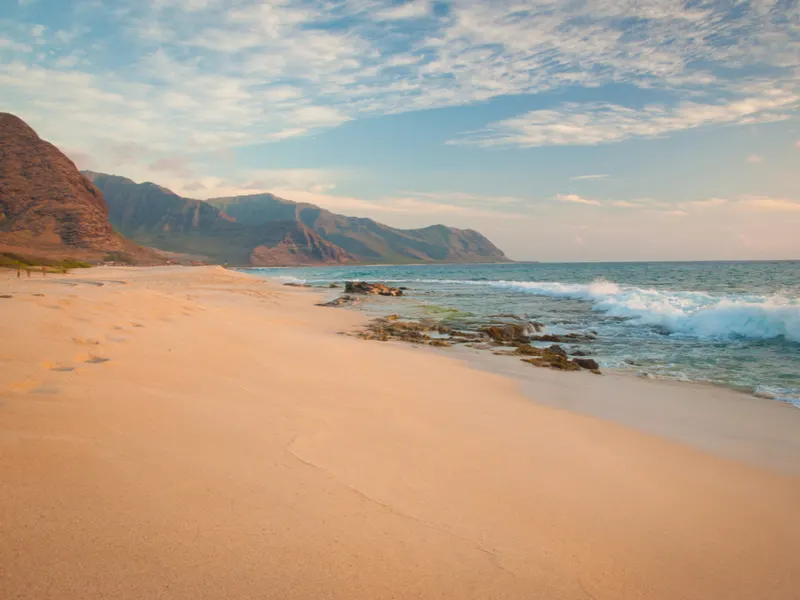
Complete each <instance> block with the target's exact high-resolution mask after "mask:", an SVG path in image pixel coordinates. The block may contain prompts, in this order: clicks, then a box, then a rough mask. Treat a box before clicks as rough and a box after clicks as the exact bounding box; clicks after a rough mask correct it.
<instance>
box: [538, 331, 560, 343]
mask: <svg viewBox="0 0 800 600" xmlns="http://www.w3.org/2000/svg"><path fill="white" fill-rule="evenodd" d="M530 340H531V341H532V342H563V341H564V337H563V336H560V335H554V334H552V333H548V334H545V335H533V336H531V337H530Z"/></svg>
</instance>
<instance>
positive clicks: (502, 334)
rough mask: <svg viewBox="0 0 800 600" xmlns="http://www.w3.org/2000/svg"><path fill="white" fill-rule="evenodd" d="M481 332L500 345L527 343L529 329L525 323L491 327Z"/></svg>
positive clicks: (482, 329) (484, 328)
mask: <svg viewBox="0 0 800 600" xmlns="http://www.w3.org/2000/svg"><path fill="white" fill-rule="evenodd" d="M480 331H481V332H483V333H485V334H486V335H488V336H489V337H490V338H491V339H492V340H494V341H495V342H501V343H513V342H517V343H523V344H526V343H528V340H529V339H530V333H531V331H530V329H529V328H528V325H527V324H525V323H509V324H507V325H491V326H489V327H483V328H481V330H480Z"/></svg>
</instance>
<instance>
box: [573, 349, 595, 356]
mask: <svg viewBox="0 0 800 600" xmlns="http://www.w3.org/2000/svg"><path fill="white" fill-rule="evenodd" d="M572 356H591V354H589V353H588V352H584V351H583V350H575V351H573V352H572Z"/></svg>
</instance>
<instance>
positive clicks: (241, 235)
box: [84, 171, 355, 266]
mask: <svg viewBox="0 0 800 600" xmlns="http://www.w3.org/2000/svg"><path fill="white" fill-rule="evenodd" d="M84 174H85V175H86V177H87V178H88V179H90V180H91V181H93V182H94V184H95V185H96V186H97V187H98V188H99V189H101V190H102V192H103V196H104V197H105V198H106V201H107V202H108V208H109V218H110V220H111V222H112V223H113V224H114V226H115V227H116V228H117V229H118V230H119V231H120V232H121V233H122V234H123V235H125V236H127V237H130V238H131V239H134V240H137V241H138V242H140V243H142V244H146V245H148V246H154V247H156V248H160V249H162V250H168V251H170V252H178V253H187V254H192V255H195V256H200V257H205V258H207V259H210V260H213V261H217V262H226V263H231V264H236V265H253V266H274V265H281V264H295V265H300V264H340V263H346V262H353V261H354V260H355V257H353V256H351V255H350V254H349V253H347V252H345V251H344V250H342V249H341V248H339V247H338V246H336V245H334V244H331V243H330V242H327V241H326V240H324V239H323V238H322V237H320V236H319V235H318V234H316V233H315V232H314V231H312V230H311V229H309V228H308V227H306V226H305V225H303V223H301V222H298V221H296V220H291V219H290V220H286V221H279V220H278V221H271V222H270V223H269V224H268V225H266V226H264V225H261V224H259V225H256V226H250V225H247V224H243V223H239V222H237V220H236V219H234V218H233V217H231V216H229V215H227V214H226V213H224V212H223V211H221V210H220V209H218V208H216V207H215V206H213V205H211V204H209V203H208V202H203V201H202V200H191V199H189V198H182V197H181V196H178V195H177V194H175V193H174V192H172V191H170V190H168V189H166V188H164V187H161V186H159V185H156V184H154V183H136V182H134V181H131V180H130V179H126V178H125V177H118V176H115V175H105V174H103V173H94V172H92V171H84Z"/></svg>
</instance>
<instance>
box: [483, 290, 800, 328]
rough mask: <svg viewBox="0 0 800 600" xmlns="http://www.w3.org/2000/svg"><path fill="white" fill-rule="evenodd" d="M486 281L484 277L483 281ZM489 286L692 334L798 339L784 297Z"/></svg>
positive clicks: (793, 307)
mask: <svg viewBox="0 0 800 600" xmlns="http://www.w3.org/2000/svg"><path fill="white" fill-rule="evenodd" d="M487 283H488V282H487ZM489 285H491V286H493V287H502V288H510V289H516V290H520V291H524V292H528V293H532V294H537V295H541V296H551V297H555V298H572V299H576V300H585V301H587V302H591V303H592V308H593V309H594V310H596V311H599V312H603V313H605V314H607V315H609V316H612V317H624V318H629V319H633V320H634V321H635V322H637V323H639V324H642V325H651V326H658V327H662V328H664V329H666V330H667V331H670V332H672V333H680V334H684V335H689V336H693V337H700V338H712V337H743V338H748V339H761V340H766V339H773V338H781V337H782V338H785V339H787V340H789V341H792V342H798V343H800V302H799V301H798V299H797V298H787V297H783V296H757V295H740V296H734V295H732V296H714V295H711V294H708V293H706V292H690V291H671V290H656V289H645V288H638V287H634V286H626V285H618V284H616V283H612V282H608V281H595V282H593V283H590V284H579V283H559V282H525V281H497V282H491V283H489Z"/></svg>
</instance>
